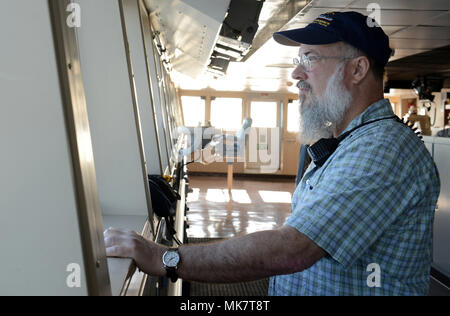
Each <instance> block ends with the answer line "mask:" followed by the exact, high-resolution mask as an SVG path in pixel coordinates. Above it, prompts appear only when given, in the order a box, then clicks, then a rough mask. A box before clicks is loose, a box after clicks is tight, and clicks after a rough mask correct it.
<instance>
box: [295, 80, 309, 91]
mask: <svg viewBox="0 0 450 316" xmlns="http://www.w3.org/2000/svg"><path fill="white" fill-rule="evenodd" d="M297 88H299V89H307V90H310V91H311V90H312V89H311V85H310V84H309V83H306V82H304V81H299V82H298V83H297Z"/></svg>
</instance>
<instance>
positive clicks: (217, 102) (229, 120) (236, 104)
mask: <svg viewBox="0 0 450 316" xmlns="http://www.w3.org/2000/svg"><path fill="white" fill-rule="evenodd" d="M211 125H212V126H214V127H215V128H222V129H226V130H238V129H239V128H241V126H242V99H241V98H216V99H214V100H211Z"/></svg>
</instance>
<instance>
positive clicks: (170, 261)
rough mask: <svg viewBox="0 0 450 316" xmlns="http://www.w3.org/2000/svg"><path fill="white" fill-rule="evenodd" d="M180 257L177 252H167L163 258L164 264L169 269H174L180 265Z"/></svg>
mask: <svg viewBox="0 0 450 316" xmlns="http://www.w3.org/2000/svg"><path fill="white" fill-rule="evenodd" d="M179 261H180V256H179V255H178V252H177V251H170V250H169V251H166V252H165V253H164V256H163V263H164V265H166V266H167V267H170V268H174V267H176V266H177V265H178V262H179Z"/></svg>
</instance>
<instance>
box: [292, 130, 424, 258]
mask: <svg viewBox="0 0 450 316" xmlns="http://www.w3.org/2000/svg"><path fill="white" fill-rule="evenodd" d="M370 130H372V132H366V133H364V135H362V136H361V135H360V136H359V137H353V139H348V140H347V139H346V140H344V142H343V143H341V145H340V146H339V148H338V150H337V151H336V152H335V153H334V154H333V156H331V157H330V158H329V160H328V161H327V162H326V163H325V164H324V165H323V166H322V167H321V168H323V170H321V171H320V172H319V171H316V172H314V171H313V172H311V173H312V174H313V175H312V176H310V174H311V173H309V174H308V173H307V174H306V175H305V177H304V178H303V179H302V182H301V184H300V187H299V188H297V191H296V194H295V195H294V198H295V199H296V201H295V203H293V214H292V215H291V216H290V218H288V220H287V222H286V224H287V225H290V226H292V227H294V228H296V229H297V230H298V231H300V232H302V233H303V234H305V235H306V236H308V237H309V238H310V239H312V240H313V241H314V242H315V243H316V244H317V245H318V246H320V247H321V248H322V249H324V250H325V251H326V252H327V253H328V254H329V255H330V256H331V257H332V258H333V259H334V260H336V261H337V262H339V263H340V264H342V265H343V266H344V267H348V266H350V265H351V264H352V263H353V262H354V261H355V260H357V259H358V258H359V257H360V256H361V255H362V254H364V253H365V252H366V250H367V249H368V248H369V247H371V245H372V244H373V243H374V242H375V241H377V239H378V238H379V236H380V235H382V234H383V233H384V232H386V230H387V229H388V228H389V227H390V225H391V224H392V223H393V222H395V221H396V219H397V218H398V217H399V215H400V214H402V212H405V209H406V208H407V204H408V203H409V204H410V205H411V203H413V204H414V199H416V196H418V194H417V192H416V187H417V185H416V184H415V183H414V181H415V179H414V178H411V177H410V174H411V172H409V171H408V168H405V166H404V165H403V164H405V163H408V161H407V159H406V158H405V157H406V155H405V154H404V151H402V150H401V149H400V146H398V145H395V143H393V141H392V140H389V137H386V135H379V134H378V133H377V132H376V130H377V129H376V128H371V129H370ZM380 137H385V138H386V140H385V141H384V140H380ZM397 140H398V138H397ZM379 246H380V245H377V247H379ZM381 246H382V247H391V245H389V244H388V243H387V244H385V245H381Z"/></svg>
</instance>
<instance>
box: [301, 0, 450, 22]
mask: <svg viewBox="0 0 450 316" xmlns="http://www.w3.org/2000/svg"><path fill="white" fill-rule="evenodd" d="M449 2H450V1H449ZM449 4H450V3H449ZM328 11H332V8H315V7H313V8H311V9H309V10H308V12H307V13H305V15H304V16H303V18H302V19H301V22H302V23H311V22H313V21H314V20H315V19H316V18H317V17H318V16H319V15H320V14H323V13H325V12H328ZM352 11H356V12H359V13H361V14H364V15H368V14H369V13H368V12H367V11H366V10H365V9H355V10H352ZM444 13H445V14H447V17H448V15H449V13H450V12H444ZM442 14H443V12H442V11H397V10H382V11H381V14H380V19H381V26H385V25H386V26H396V25H400V26H401V25H404V26H407V25H417V24H420V25H436V26H449V25H450V19H448V18H445V16H442ZM439 15H441V17H440V18H436V17H438V16H439Z"/></svg>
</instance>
